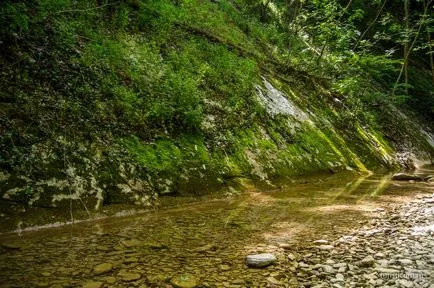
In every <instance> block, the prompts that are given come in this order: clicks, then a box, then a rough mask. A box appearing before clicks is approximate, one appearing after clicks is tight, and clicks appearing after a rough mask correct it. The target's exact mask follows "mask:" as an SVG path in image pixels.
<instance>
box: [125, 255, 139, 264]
mask: <svg viewBox="0 0 434 288" xmlns="http://www.w3.org/2000/svg"><path fill="white" fill-rule="evenodd" d="M136 262H139V259H138V258H137V257H130V258H127V259H125V260H124V263H125V264H130V263H136Z"/></svg>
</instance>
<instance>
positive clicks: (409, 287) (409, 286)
mask: <svg viewBox="0 0 434 288" xmlns="http://www.w3.org/2000/svg"><path fill="white" fill-rule="evenodd" d="M398 283H399V284H401V286H402V287H405V288H412V287H414V284H413V282H411V281H408V280H406V279H400V280H399V281H398Z"/></svg>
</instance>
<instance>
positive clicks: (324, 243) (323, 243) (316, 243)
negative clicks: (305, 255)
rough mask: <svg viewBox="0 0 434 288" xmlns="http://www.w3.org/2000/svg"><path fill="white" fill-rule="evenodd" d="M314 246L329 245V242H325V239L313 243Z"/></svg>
mask: <svg viewBox="0 0 434 288" xmlns="http://www.w3.org/2000/svg"><path fill="white" fill-rule="evenodd" d="M313 244H315V245H328V244H329V241H328V240H324V239H320V240H315V241H313Z"/></svg>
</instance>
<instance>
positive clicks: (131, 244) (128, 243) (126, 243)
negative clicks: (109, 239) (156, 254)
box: [121, 239, 142, 248]
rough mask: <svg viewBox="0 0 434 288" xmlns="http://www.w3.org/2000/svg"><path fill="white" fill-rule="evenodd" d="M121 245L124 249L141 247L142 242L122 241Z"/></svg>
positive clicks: (135, 240)
mask: <svg viewBox="0 0 434 288" xmlns="http://www.w3.org/2000/svg"><path fill="white" fill-rule="evenodd" d="M121 244H122V245H123V246H125V247H126V248H133V247H137V246H140V245H142V242H141V241H139V240H137V239H130V240H123V241H121Z"/></svg>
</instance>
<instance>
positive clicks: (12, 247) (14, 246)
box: [1, 243, 22, 250]
mask: <svg viewBox="0 0 434 288" xmlns="http://www.w3.org/2000/svg"><path fill="white" fill-rule="evenodd" d="M1 246H2V247H3V248H5V249H8V250H20V249H21V248H22V247H21V246H20V245H18V244H15V243H2V245H1Z"/></svg>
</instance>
